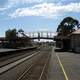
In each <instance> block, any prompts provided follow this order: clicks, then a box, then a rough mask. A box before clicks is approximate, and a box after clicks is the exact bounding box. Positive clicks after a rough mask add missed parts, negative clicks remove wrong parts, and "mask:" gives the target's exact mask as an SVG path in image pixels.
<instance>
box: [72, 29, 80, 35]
mask: <svg viewBox="0 0 80 80" xmlns="http://www.w3.org/2000/svg"><path fill="white" fill-rule="evenodd" d="M72 34H80V29H78V30H76V31H74V32H73V33H72Z"/></svg>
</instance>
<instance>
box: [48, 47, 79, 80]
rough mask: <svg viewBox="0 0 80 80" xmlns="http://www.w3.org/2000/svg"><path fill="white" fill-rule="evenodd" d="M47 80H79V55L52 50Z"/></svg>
mask: <svg viewBox="0 0 80 80" xmlns="http://www.w3.org/2000/svg"><path fill="white" fill-rule="evenodd" d="M47 80H80V54H77V53H72V52H55V51H54V48H53V49H52V54H51V61H50V64H49V70H48V76H47Z"/></svg>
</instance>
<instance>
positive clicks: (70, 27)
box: [57, 17, 79, 36]
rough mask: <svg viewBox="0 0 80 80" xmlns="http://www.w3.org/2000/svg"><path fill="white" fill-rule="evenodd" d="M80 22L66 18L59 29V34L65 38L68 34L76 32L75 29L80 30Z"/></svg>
mask: <svg viewBox="0 0 80 80" xmlns="http://www.w3.org/2000/svg"><path fill="white" fill-rule="evenodd" d="M78 25H79V22H78V20H76V19H74V18H72V17H66V18H64V19H63V20H62V21H61V23H60V24H59V26H58V28H57V32H58V33H59V34H61V35H63V36H67V35H68V34H70V33H72V32H73V31H75V27H76V26H77V28H78Z"/></svg>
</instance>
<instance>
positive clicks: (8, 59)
mask: <svg viewBox="0 0 80 80" xmlns="http://www.w3.org/2000/svg"><path fill="white" fill-rule="evenodd" d="M37 51H38V50H34V51H28V52H27V51H25V52H21V53H18V54H17V53H16V54H14V55H9V56H4V57H3V58H0V68H1V67H3V66H5V65H8V64H10V63H13V62H15V61H17V60H20V59H22V58H24V57H27V56H29V55H31V54H34V53H36V52H37Z"/></svg>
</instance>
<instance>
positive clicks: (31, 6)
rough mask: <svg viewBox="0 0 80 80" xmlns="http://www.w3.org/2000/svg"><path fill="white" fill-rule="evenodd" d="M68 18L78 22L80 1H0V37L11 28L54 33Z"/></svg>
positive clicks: (79, 18)
mask: <svg viewBox="0 0 80 80" xmlns="http://www.w3.org/2000/svg"><path fill="white" fill-rule="evenodd" d="M68 16H71V17H73V18H75V19H77V20H79V21H80V0H0V36H4V35H5V31H6V30H8V29H13V28H16V29H23V30H24V31H25V32H32V31H53V32H56V29H57V27H58V25H59V23H60V22H61V21H62V20H63V19H64V18H65V17H68Z"/></svg>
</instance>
